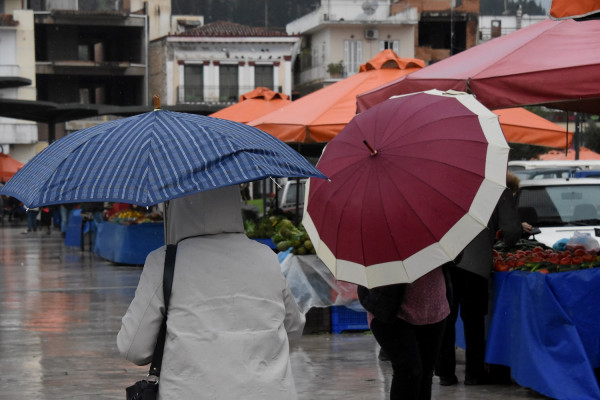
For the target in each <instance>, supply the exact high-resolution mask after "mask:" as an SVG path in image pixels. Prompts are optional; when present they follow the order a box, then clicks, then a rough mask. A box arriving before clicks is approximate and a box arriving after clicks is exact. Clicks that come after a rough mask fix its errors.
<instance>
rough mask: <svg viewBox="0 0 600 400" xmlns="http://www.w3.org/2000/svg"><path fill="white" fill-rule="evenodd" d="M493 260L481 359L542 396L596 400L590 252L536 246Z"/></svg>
mask: <svg viewBox="0 0 600 400" xmlns="http://www.w3.org/2000/svg"><path fill="white" fill-rule="evenodd" d="M495 259H496V269H497V271H496V272H495V273H494V277H493V284H494V304H493V312H492V315H491V322H490V327H489V333H488V341H487V352H486V361H487V362H489V363H492V364H500V365H505V366H508V367H510V369H511V375H512V378H513V379H514V380H515V381H516V382H517V383H519V384H520V385H521V386H524V387H528V388H531V389H533V390H535V391H536V392H539V393H542V394H544V395H546V396H549V397H552V398H555V399H579V400H584V399H590V400H591V399H599V398H600V388H599V386H598V381H597V379H598V377H597V375H596V374H598V373H599V372H600V370H599V368H600V335H599V334H598V333H599V332H600V308H599V307H598V305H599V304H600V291H598V288H599V287H600V268H598V266H600V257H598V255H597V252H596V251H595V250H592V251H587V250H585V249H584V248H583V246H581V247H577V246H576V247H575V248H571V249H569V248H565V249H564V250H557V249H549V248H542V247H540V246H535V247H533V248H531V249H528V250H524V249H519V250H517V251H512V252H504V253H503V254H496V257H495ZM594 370H596V371H594Z"/></svg>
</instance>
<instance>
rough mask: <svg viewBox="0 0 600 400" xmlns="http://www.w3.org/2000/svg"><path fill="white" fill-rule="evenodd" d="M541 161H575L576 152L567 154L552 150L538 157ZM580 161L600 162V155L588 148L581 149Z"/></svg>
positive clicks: (572, 150) (572, 151) (570, 150)
mask: <svg viewBox="0 0 600 400" xmlns="http://www.w3.org/2000/svg"><path fill="white" fill-rule="evenodd" d="M538 158H539V159H540V160H575V150H574V149H569V150H568V151H567V154H565V152H564V151H560V150H551V151H549V152H548V153H545V154H541V155H539V156H538ZM579 160H600V154H598V153H596V152H595V151H592V150H590V149H588V148H586V147H581V148H580V149H579Z"/></svg>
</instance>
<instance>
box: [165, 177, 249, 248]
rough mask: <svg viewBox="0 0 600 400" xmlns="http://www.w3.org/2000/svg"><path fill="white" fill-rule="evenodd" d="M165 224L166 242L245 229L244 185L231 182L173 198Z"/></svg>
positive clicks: (168, 207)
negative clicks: (242, 188)
mask: <svg viewBox="0 0 600 400" xmlns="http://www.w3.org/2000/svg"><path fill="white" fill-rule="evenodd" d="M165 224H166V225H165V226H166V232H165V236H166V244H176V243H179V242H180V241H182V240H183V239H186V238H189V237H194V236H203V235H216V234H219V233H243V232H244V223H243V220H242V203H241V196H240V189H239V187H238V186H237V185H234V186H227V187H224V188H219V189H213V190H207V191H205V192H200V193H195V194H192V195H188V196H184V197H180V198H177V199H173V200H170V201H169V203H168V205H167V210H166V221H165Z"/></svg>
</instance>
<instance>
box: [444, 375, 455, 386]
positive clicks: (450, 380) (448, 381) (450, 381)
mask: <svg viewBox="0 0 600 400" xmlns="http://www.w3.org/2000/svg"><path fill="white" fill-rule="evenodd" d="M457 383H458V378H457V377H456V375H452V376H440V385H442V386H452V385H456V384H457Z"/></svg>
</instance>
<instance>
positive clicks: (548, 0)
mask: <svg viewBox="0 0 600 400" xmlns="http://www.w3.org/2000/svg"><path fill="white" fill-rule="evenodd" d="M536 3H537V4H539V5H541V6H542V7H544V9H545V10H546V13H550V6H551V5H552V0H536Z"/></svg>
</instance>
